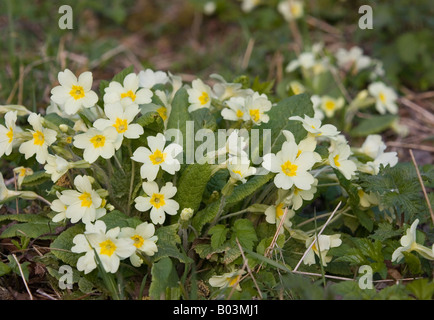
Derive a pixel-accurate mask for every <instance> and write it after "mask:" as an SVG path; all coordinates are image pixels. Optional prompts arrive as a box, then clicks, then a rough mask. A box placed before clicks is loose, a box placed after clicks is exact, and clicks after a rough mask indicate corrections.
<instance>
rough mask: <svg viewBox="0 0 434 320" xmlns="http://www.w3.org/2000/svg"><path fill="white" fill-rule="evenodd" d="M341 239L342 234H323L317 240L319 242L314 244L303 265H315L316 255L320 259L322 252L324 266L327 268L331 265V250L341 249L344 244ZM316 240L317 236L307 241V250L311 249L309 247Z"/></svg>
mask: <svg viewBox="0 0 434 320" xmlns="http://www.w3.org/2000/svg"><path fill="white" fill-rule="evenodd" d="M340 238H341V235H340V234H334V235H331V236H327V235H322V234H321V235H320V236H319V237H318V238H317V241H316V242H315V243H314V245H313V246H312V248H311V249H310V250H309V252H308V253H307V254H306V256H305V257H304V259H303V263H304V264H307V265H312V264H315V255H317V256H318V257H320V251H321V261H322V264H323V266H324V267H325V266H327V263H329V262H330V261H331V260H332V257H330V256H327V253H328V252H329V250H330V249H331V248H336V247H339V246H340V245H341V244H342V240H341V239H340ZM314 239H315V236H313V237H310V238H308V239H307V240H306V248H309V246H310V245H311V243H312V242H313V241H314Z"/></svg>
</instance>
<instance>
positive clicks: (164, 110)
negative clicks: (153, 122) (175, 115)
mask: <svg viewBox="0 0 434 320" xmlns="http://www.w3.org/2000/svg"><path fill="white" fill-rule="evenodd" d="M155 95H156V96H157V97H158V98H159V99H160V101H161V103H162V105H161V106H159V107H158V109H157V110H156V111H157V113H158V114H159V116H160V117H161V119H163V122H164V125H165V126H167V122H168V120H169V117H170V112H171V111H172V105H171V104H170V102H169V97H168V96H167V95H166V93H165V92H163V91H161V90H155Z"/></svg>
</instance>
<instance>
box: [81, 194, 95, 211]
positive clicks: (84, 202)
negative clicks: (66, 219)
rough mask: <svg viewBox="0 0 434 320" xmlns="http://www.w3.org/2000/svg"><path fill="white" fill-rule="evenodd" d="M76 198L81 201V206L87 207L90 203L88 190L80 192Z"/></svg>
mask: <svg viewBox="0 0 434 320" xmlns="http://www.w3.org/2000/svg"><path fill="white" fill-rule="evenodd" d="M78 199H79V200H80V201H81V206H82V207H87V208H89V207H90V206H91V205H92V196H91V195H90V193H89V192H84V193H82V194H81V195H80V196H79V197H78Z"/></svg>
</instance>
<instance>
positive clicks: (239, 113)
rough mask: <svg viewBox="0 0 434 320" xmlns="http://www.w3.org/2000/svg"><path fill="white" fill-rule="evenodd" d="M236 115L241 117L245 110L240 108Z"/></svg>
mask: <svg viewBox="0 0 434 320" xmlns="http://www.w3.org/2000/svg"><path fill="white" fill-rule="evenodd" d="M236 115H237V117H238V118H241V117H242V116H243V115H244V112H242V111H241V110H239V109H238V110H237V113H236Z"/></svg>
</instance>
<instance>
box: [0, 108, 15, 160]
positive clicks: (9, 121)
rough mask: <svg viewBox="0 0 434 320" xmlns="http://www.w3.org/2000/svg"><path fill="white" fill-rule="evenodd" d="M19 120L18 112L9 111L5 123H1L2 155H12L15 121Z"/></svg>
mask: <svg viewBox="0 0 434 320" xmlns="http://www.w3.org/2000/svg"><path fill="white" fill-rule="evenodd" d="M16 121H17V112H16V111H8V112H7V113H6V114H5V125H6V126H3V125H0V157H2V156H3V155H4V154H5V155H7V156H8V155H10V154H11V152H12V147H13V143H14V133H15V127H16V126H15V122H16Z"/></svg>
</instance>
